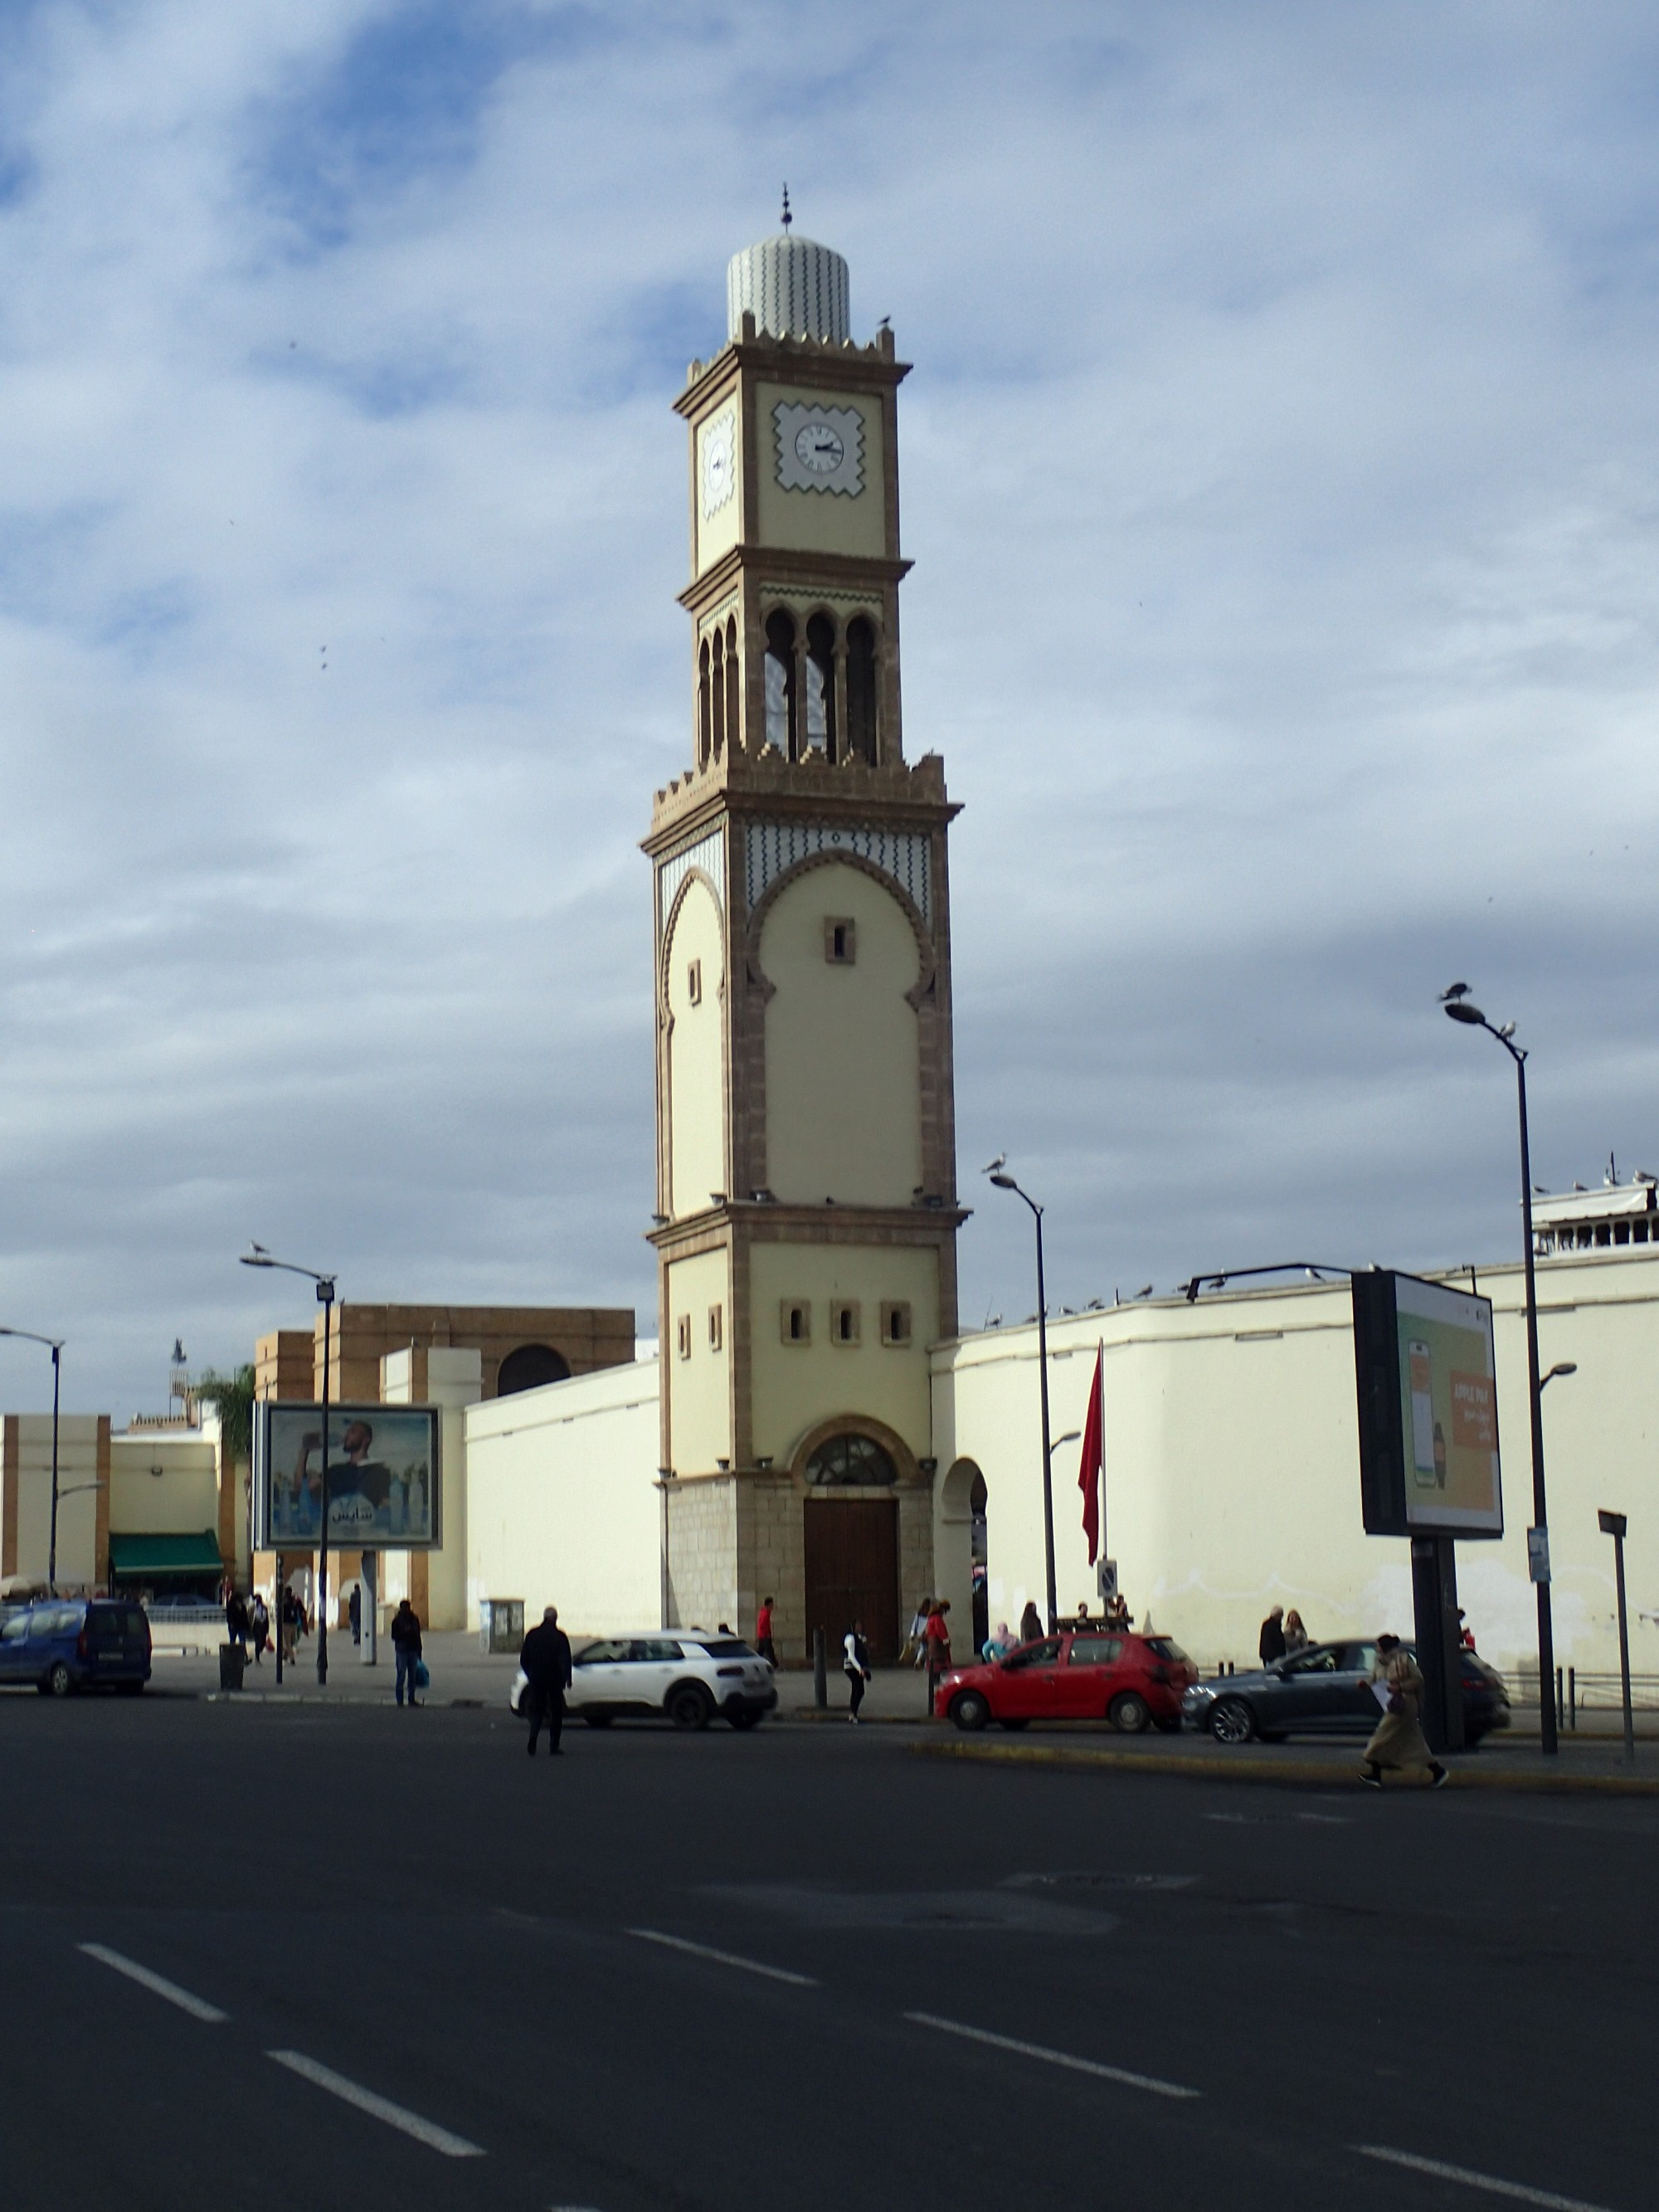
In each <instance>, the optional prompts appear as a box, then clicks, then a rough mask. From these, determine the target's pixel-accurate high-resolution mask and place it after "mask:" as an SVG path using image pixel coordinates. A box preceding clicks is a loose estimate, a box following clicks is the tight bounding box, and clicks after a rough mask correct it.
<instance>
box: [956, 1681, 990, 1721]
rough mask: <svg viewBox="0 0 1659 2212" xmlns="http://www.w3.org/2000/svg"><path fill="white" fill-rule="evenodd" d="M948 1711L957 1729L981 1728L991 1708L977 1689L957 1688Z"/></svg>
mask: <svg viewBox="0 0 1659 2212" xmlns="http://www.w3.org/2000/svg"><path fill="white" fill-rule="evenodd" d="M950 1712H951V1719H952V1720H953V1721H954V1722H955V1723H956V1724H957V1727H958V1728H959V1729H982V1728H983V1727H984V1725H985V1723H986V1722H987V1721H988V1720H989V1719H990V1717H991V1708H990V1706H989V1705H988V1704H987V1702H986V1700H985V1699H983V1698H982V1697H981V1695H980V1693H979V1692H978V1691H977V1690H958V1691H957V1693H956V1695H955V1697H954V1698H952V1699H951V1707H950Z"/></svg>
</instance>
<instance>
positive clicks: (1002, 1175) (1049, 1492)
mask: <svg viewBox="0 0 1659 2212" xmlns="http://www.w3.org/2000/svg"><path fill="white" fill-rule="evenodd" d="M1006 1158H1007V1155H1006V1153H1000V1154H999V1155H998V1157H997V1158H995V1159H994V1160H993V1161H992V1163H991V1164H990V1166H989V1167H988V1168H987V1169H986V1170H985V1173H986V1174H987V1176H990V1178H991V1181H992V1183H993V1184H994V1187H995V1188H997V1189H998V1190H1011V1191H1012V1192H1013V1194H1014V1195H1015V1197H1016V1198H1023V1199H1024V1200H1025V1203H1026V1205H1027V1206H1030V1209H1031V1218H1032V1220H1033V1221H1034V1222H1035V1223H1036V1277H1037V1383H1038V1398H1039V1401H1040V1403H1041V1406H1042V1547H1043V1565H1044V1567H1045V1568H1046V1570H1047V1572H1048V1633H1049V1635H1050V1636H1052V1635H1053V1634H1054V1627H1055V1624H1056V1621H1057V1620H1058V1617H1059V1606H1058V1604H1057V1601H1056V1600H1055V1596H1054V1446H1053V1445H1052V1444H1051V1443H1049V1441H1048V1307H1047V1293H1046V1292H1045V1291H1044V1289H1043V1281H1042V1207H1041V1206H1039V1205H1038V1204H1037V1202H1036V1199H1034V1198H1033V1197H1032V1196H1031V1195H1030V1193H1029V1192H1027V1191H1023V1190H1022V1189H1021V1188H1020V1187H1019V1185H1018V1183H1017V1182H1015V1181H1014V1178H1013V1177H1012V1176H1011V1175H1010V1174H1009V1173H1008V1172H1007V1170H1006V1168H1005V1167H1004V1165H1003V1162H1004V1160H1005V1159H1006ZM1080 1433H1081V1431H1079V1434H1080Z"/></svg>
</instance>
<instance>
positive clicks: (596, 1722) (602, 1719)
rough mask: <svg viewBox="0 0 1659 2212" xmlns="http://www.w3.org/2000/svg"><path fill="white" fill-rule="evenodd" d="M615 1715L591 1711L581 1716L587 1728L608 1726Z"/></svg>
mask: <svg viewBox="0 0 1659 2212" xmlns="http://www.w3.org/2000/svg"><path fill="white" fill-rule="evenodd" d="M616 1717H617V1716H616V1715H615V1713H600V1712H592V1713H584V1714H583V1715H582V1718H583V1719H584V1720H585V1721H586V1723H587V1725H588V1726H589V1728H609V1727H610V1725H611V1722H612V1721H614V1720H615V1719H616Z"/></svg>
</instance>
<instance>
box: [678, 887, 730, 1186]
mask: <svg viewBox="0 0 1659 2212" xmlns="http://www.w3.org/2000/svg"><path fill="white" fill-rule="evenodd" d="M694 961H695V962H696V963H699V965H700V966H701V969H702V996H701V999H700V1000H699V1002H698V1003H697V1004H696V1005H695V1006H694V1005H693V1004H692V1002H691V994H690V979H689V971H690V967H691V963H693V962H694ZM667 962H668V1016H669V1024H670V1027H669V1032H668V1113H669V1125H668V1126H669V1132H670V1136H669V1174H670V1177H671V1194H670V1197H669V1201H668V1204H669V1210H670V1212H672V1213H674V1214H675V1215H677V1216H678V1215H680V1214H685V1213H701V1212H704V1211H705V1209H706V1208H707V1206H708V1201H709V1195H710V1194H711V1193H712V1192H714V1191H717V1190H724V1189H725V1188H726V1079H725V1073H724V1068H725V1057H726V1055H725V1047H724V1035H723V1012H724V1005H725V993H724V988H723V986H724V983H725V975H726V971H725V961H724V955H723V952H722V949H721V933H720V908H718V907H717V906H716V905H715V903H714V893H713V892H712V891H711V890H709V889H708V885H707V884H704V883H702V881H701V880H700V879H698V878H695V877H694V878H692V879H691V880H690V882H689V883H688V884H687V885H686V887H685V893H684V897H683V898H682V899H681V901H680V902H679V907H678V911H677V913H676V915H675V918H674V925H673V932H672V934H671V938H670V939H669V945H668V953H667Z"/></svg>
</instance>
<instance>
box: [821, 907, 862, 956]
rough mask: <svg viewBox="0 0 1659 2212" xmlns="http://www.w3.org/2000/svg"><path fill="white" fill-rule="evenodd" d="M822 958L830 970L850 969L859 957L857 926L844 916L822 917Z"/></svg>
mask: <svg viewBox="0 0 1659 2212" xmlns="http://www.w3.org/2000/svg"><path fill="white" fill-rule="evenodd" d="M823 957H824V958H825V959H826V960H827V961H828V962H829V965H830V966H831V967H832V968H850V967H851V966H852V965H853V963H854V961H855V960H856V959H857V958H858V957H859V926H858V924H857V922H855V921H851V920H849V919H848V916H847V915H841V914H827V915H825V916H824V917H823Z"/></svg>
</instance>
